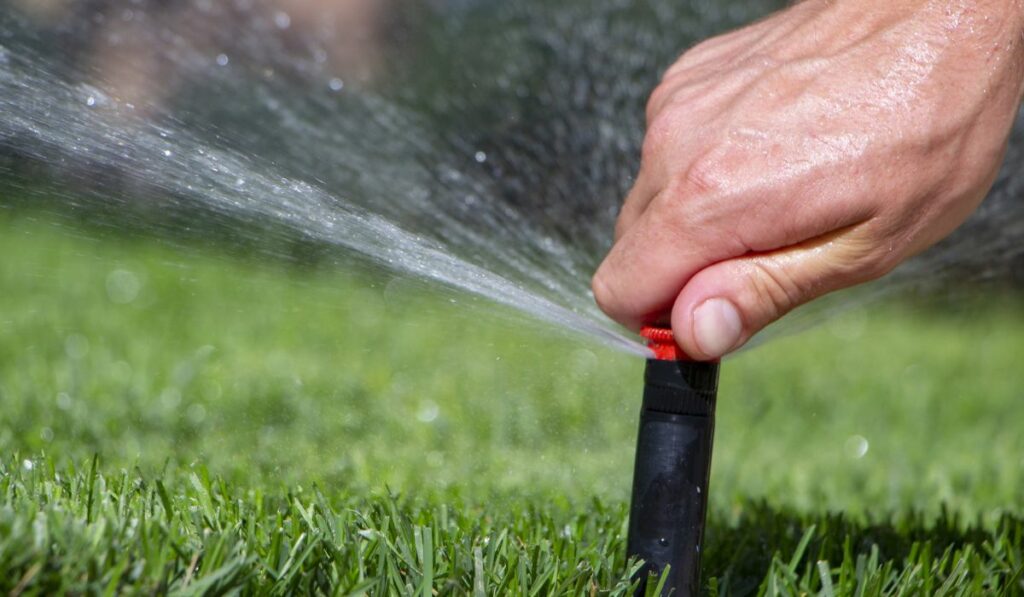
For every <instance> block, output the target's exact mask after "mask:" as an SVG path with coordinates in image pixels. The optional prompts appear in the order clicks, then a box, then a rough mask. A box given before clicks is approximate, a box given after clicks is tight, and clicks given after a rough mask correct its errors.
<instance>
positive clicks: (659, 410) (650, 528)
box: [627, 327, 718, 596]
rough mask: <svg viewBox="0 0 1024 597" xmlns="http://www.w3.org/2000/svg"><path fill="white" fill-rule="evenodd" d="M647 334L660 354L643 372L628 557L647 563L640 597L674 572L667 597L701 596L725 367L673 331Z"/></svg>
mask: <svg viewBox="0 0 1024 597" xmlns="http://www.w3.org/2000/svg"><path fill="white" fill-rule="evenodd" d="M640 335H642V336H643V337H644V338H646V339H647V342H648V346H649V347H650V348H651V350H652V351H653V353H654V357H653V358H651V359H648V360H647V369H646V371H645V372H644V402H643V408H642V409H641V411H640V429H639V432H638V433H637V441H636V464H635V465H634V468H633V499H632V505H631V506H630V511H629V538H628V541H627V550H628V555H629V556H636V557H638V558H641V559H643V561H644V565H643V567H642V568H641V569H640V571H639V572H638V573H637V575H638V577H639V579H640V588H639V590H638V593H637V594H640V595H642V594H643V593H644V591H645V588H646V583H647V579H648V575H650V574H655V575H659V576H660V575H661V574H662V571H663V570H664V569H665V568H666V567H669V571H668V574H667V578H666V580H665V583H664V585H663V589H662V594H664V595H668V594H670V593H671V594H672V595H676V596H690V595H696V594H697V593H698V589H699V588H700V554H701V550H702V547H703V544H702V540H703V535H704V518H705V511H706V510H707V498H708V475H709V473H710V471H711V440H712V436H713V435H714V429H715V398H716V395H717V391H718V363H717V362H716V363H704V362H698V361H693V360H691V359H690V358H689V357H687V356H686V354H685V353H683V351H682V350H681V349H680V348H679V347H678V346H677V345H676V342H675V340H674V339H673V337H672V330H668V329H663V328H653V327H645V328H644V329H643V330H641V332H640ZM655 582H657V581H655Z"/></svg>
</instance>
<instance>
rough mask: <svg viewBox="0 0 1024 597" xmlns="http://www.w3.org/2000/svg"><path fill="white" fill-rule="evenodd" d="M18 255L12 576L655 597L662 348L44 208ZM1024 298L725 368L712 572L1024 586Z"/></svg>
mask: <svg viewBox="0 0 1024 597" xmlns="http://www.w3.org/2000/svg"><path fill="white" fill-rule="evenodd" d="M0 255H3V258H2V259H0V408H2V411H0V413H2V414H0V453H2V454H3V457H2V460H0V592H3V593H8V592H10V593H13V594H26V593H42V594H50V593H53V592H57V591H71V592H79V593H83V592H88V593H94V592H95V593H103V592H140V593H146V594H148V593H152V592H185V593H196V594H206V593H220V592H230V591H232V590H242V591H243V592H249V593H252V592H255V593H289V592H302V593H305V592H308V591H310V590H316V591H319V592H323V593H340V594H346V593H352V592H360V591H369V592H370V593H371V594H387V593H390V592H395V593H405V592H409V593H412V592H418V593H419V594H422V595H428V594H431V593H435V594H462V593H473V594H541V595H546V594H592V593H593V594H607V593H613V594H623V593H626V592H628V577H629V569H628V565H627V563H626V562H625V559H624V554H623V542H624V528H625V527H624V523H625V500H626V498H627V496H628V490H629V483H630V476H631V466H632V452H633V441H634V437H633V435H634V432H635V424H636V420H635V417H636V411H637V409H638V407H639V400H640V391H641V383H640V376H641V373H642V366H643V364H642V363H641V362H640V361H638V360H636V359H633V358H631V357H627V356H623V355H620V354H616V353H613V352H610V351H607V350H604V349H601V348H599V347H595V346H590V345H586V344H585V343H580V342H579V341H578V340H576V339H567V338H564V337H562V336H559V335H558V334H557V333H555V332H552V331H550V330H544V329H542V328H540V327H537V326H535V325H532V324H531V325H523V322H522V321H521V320H519V319H516V318H515V317H514V316H512V315H510V314H509V313H508V312H501V313H497V314H492V312H491V310H490V309H489V308H488V307H486V306H485V305H480V304H479V303H478V302H475V301H467V300H466V299H465V298H464V297H461V296H449V295H445V294H438V293H435V292H428V291H425V290H424V289H423V288H422V286H421V285H418V284H415V283H411V282H408V281H400V280H399V281H389V280H388V279H387V278H381V277H373V276H370V277H367V276H352V275H347V274H345V273H343V272H338V271H333V270H330V269H326V268H295V267H286V266H284V265H280V264H276V263H272V262H270V263H268V262H266V261H265V260H263V259H261V258H259V257H258V256H256V257H254V258H253V259H251V260H239V259H237V258H229V257H226V256H222V255H219V254H216V253H214V252H211V251H205V252H198V251H183V250H181V249H174V248H171V247H169V246H167V245H165V244H161V243H158V242H155V241H146V240H138V239H136V240H130V239H128V238H122V237H106V238H100V239H98V240H97V238H96V236H95V235H94V234H92V233H90V232H88V231H82V230H76V229H69V228H60V227H56V226H53V225H50V224H46V223H42V222H39V221H36V220H34V219H32V218H30V217H28V216H27V215H26V214H24V213H21V214H20V215H17V214H12V213H5V212H4V211H3V210H0ZM1021 306H1022V305H1021V301H1020V299H1019V298H1017V299H1013V298H998V299H997V298H993V299H991V300H990V301H982V300H980V299H978V300H977V301H976V302H975V303H972V304H970V305H966V306H964V307H963V308H962V309H959V310H956V311H952V310H949V309H945V310H935V309H932V310H928V309H924V308H914V307H912V306H910V305H908V304H907V303H890V304H885V305H876V306H871V307H868V308H856V309H853V310H851V311H850V312H848V313H847V314H846V315H845V316H843V317H842V318H840V319H838V320H835V321H833V322H830V323H828V324H826V325H824V326H822V327H819V328H817V329H815V330H812V331H810V332H806V333H803V334H799V335H796V336H791V337H786V338H783V339H780V340H777V341H774V342H771V343H769V344H767V345H765V346H762V347H760V348H758V349H756V350H752V351H749V352H746V353H744V354H742V355H740V356H739V357H736V358H734V359H732V360H729V361H727V362H726V363H725V364H724V365H723V369H722V384H721V391H720V400H719V417H718V423H717V436H716V440H715V450H716V452H715V457H714V469H713V473H712V485H711V492H712V497H711V500H712V506H711V514H710V519H711V520H710V527H709V531H708V545H707V552H706V562H705V564H706V566H705V573H704V579H705V583H706V584H707V585H708V587H709V588H711V589H713V590H716V591H719V592H722V593H729V594H732V593H739V594H742V593H750V592H757V591H758V590H763V591H766V592H769V593H772V592H778V593H796V592H803V591H806V592H815V593H816V592H819V591H820V592H821V593H822V594H831V593H833V592H834V593H836V594H856V593H857V592H858V591H860V592H861V593H860V594H875V593H879V592H884V593H891V592H900V591H908V592H917V593H918V594H932V593H936V592H939V591H948V592H952V593H968V594H969V593H974V592H981V591H986V592H995V593H1000V592H1021V591H1024V584H1022V582H1021V579H1020V574H1021V571H1022V570H1024V550H1022V544H1024V518H1022V516H1024V497H1022V496H1024V433H1022V432H1021V431H1020V430H1021V427H1022V423H1024V389H1022V388H1024V367H1022V357H1024V309H1022V308H1021ZM802 539H806V542H804V543H801V540H802Z"/></svg>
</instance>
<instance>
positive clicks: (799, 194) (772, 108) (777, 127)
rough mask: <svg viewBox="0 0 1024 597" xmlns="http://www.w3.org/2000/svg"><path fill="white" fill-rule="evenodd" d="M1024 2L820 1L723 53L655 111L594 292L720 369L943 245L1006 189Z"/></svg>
mask: <svg viewBox="0 0 1024 597" xmlns="http://www.w3.org/2000/svg"><path fill="white" fill-rule="evenodd" d="M1022 35H1024V6H1022V4H1021V2H1020V0H993V1H988V2H981V1H970V0H961V1H906V0H886V1H879V0H857V1H852V2H851V1H838V0H836V1H827V0H807V1H806V2H802V3H800V4H796V5H794V6H791V7H789V8H787V9H786V10H783V11H781V12H778V13H776V14H774V15H772V16H770V17H768V18H766V19H764V20H762V21H759V22H757V23H754V24H752V25H749V26H747V27H744V28H742V29H739V30H736V31H733V32H730V33H727V34H725V35H721V36H719V37H715V38H712V39H709V40H707V41H705V42H703V43H701V44H699V45H697V46H696V47H694V48H692V49H691V50H689V51H687V52H686V53H685V54H683V55H682V57H681V58H679V60H678V61H677V62H676V63H675V64H674V65H673V66H672V67H671V68H670V69H669V70H668V71H667V72H666V73H665V75H664V78H663V80H662V82H661V83H660V84H659V85H658V87H657V88H656V89H655V90H654V93H653V94H652V95H651V98H650V101H649V102H648V105H647V123H648V130H647V134H646V137H645V140H644V145H643V152H642V157H641V167H640V172H639V174H638V176H637V179H636V182H635V185H634V187H633V189H632V191H631V192H630V194H629V196H628V197H627V199H626V201H625V204H624V206H623V208H622V212H621V214H620V216H619V220H618V223H617V226H616V231H615V239H616V240H615V244H614V245H613V247H612V249H611V251H610V253H609V254H608V256H607V257H606V258H605V260H604V262H603V263H602V264H601V266H600V268H599V269H598V270H597V273H596V274H595V276H594V279H593V291H594V297H595V299H596V300H597V303H598V305H599V306H600V307H601V309H603V310H604V311H605V312H606V313H607V314H608V315H609V316H611V317H612V318H613V319H615V320H617V321H619V322H620V323H622V324H624V325H626V326H628V327H631V328H633V329H637V328H639V326H640V325H642V324H645V323H666V322H671V325H672V329H673V331H674V333H675V337H676V341H677V342H678V343H679V345H680V346H681V347H682V348H683V350H684V351H686V352H687V354H689V355H690V356H692V357H694V358H697V359H702V360H710V359H717V358H719V357H721V356H723V355H725V354H727V353H729V352H731V351H733V350H736V349H737V348H739V347H740V346H742V345H743V344H744V343H745V342H746V341H747V340H749V339H750V338H751V336H753V335H754V334H755V333H757V332H758V331H759V330H761V329H762V328H763V327H764V326H766V325H768V324H769V323H771V322H773V321H775V320H777V319H779V318H780V317H782V316H783V315H785V314H786V313H787V312H789V311H790V310H792V309H794V308H795V307H797V306H799V305H800V304H803V303H805V302H807V301H809V300H812V299H814V298H816V297H819V296H821V295H823V294H825V293H828V292H832V291H835V290H838V289H842V288H846V287H849V286H853V285H855V284H860V283H863V282H866V281H869V280H872V279H875V278H878V277H880V276H882V275H884V274H886V273H887V272H889V271H890V270H892V269H893V268H894V267H895V266H897V265H898V264H899V263H901V262H902V261H904V260H906V259H907V258H909V257H911V256H913V255H914V254H916V253H918V252H920V251H922V250H924V249H926V248H927V247H929V246H931V245H933V244H934V243H936V242H938V241H939V240H941V239H942V238H943V237H945V236H947V235H948V234H949V233H950V232H952V231H953V229H954V228H956V227H957V226H958V225H960V224H961V223H962V222H963V221H964V220H965V219H966V218H967V216H968V215H969V214H970V213H971V212H972V211H973V210H974V209H975V208H976V207H977V206H978V204H979V203H980V202H981V200H982V199H983V198H984V196H985V194H986V193H987V192H988V190H989V188H990V187H991V185H992V183H993V181H994V179H995V176H996V173H997V171H998V168H999V165H1000V163H1001V162H1002V159H1003V155H1004V153H1005V150H1006V144H1007V139H1008V136H1009V132H1010V129H1011V127H1012V125H1013V121H1014V118H1015V116H1016V114H1017V110H1018V106H1019V104H1020V101H1021V95H1022V92H1024V86H1022V85H1024V84H1022V81H1024V49H1022V48H1024V45H1022Z"/></svg>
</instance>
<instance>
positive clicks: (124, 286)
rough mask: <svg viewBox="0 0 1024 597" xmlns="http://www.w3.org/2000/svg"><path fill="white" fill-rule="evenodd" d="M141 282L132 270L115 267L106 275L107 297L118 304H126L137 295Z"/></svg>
mask: <svg viewBox="0 0 1024 597" xmlns="http://www.w3.org/2000/svg"><path fill="white" fill-rule="evenodd" d="M141 289H142V282H141V281H140V280H139V277H138V276H136V275H135V274H134V273H133V272H130V271H128V270H126V269H116V270H114V271H112V272H110V274H108V275H107V298H109V299H110V302H112V303H115V304H118V305H127V304H128V303H131V302H132V301H134V300H135V299H136V298H138V296H139V291H140V290H141Z"/></svg>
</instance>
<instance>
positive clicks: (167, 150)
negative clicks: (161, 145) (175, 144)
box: [164, 149, 173, 158]
mask: <svg viewBox="0 0 1024 597" xmlns="http://www.w3.org/2000/svg"><path fill="white" fill-rule="evenodd" d="M171 155H173V154H172V153H171V150H170V149H165V150H164V157H168V158H169V157H171Z"/></svg>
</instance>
